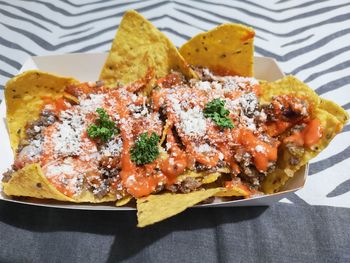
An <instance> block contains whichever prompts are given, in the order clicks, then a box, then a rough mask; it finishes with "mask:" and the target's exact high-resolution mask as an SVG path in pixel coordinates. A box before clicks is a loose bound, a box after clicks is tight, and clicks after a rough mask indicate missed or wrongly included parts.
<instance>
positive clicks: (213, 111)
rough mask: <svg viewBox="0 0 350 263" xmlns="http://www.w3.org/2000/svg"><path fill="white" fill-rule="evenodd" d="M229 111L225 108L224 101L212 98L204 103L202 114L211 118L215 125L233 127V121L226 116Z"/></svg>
mask: <svg viewBox="0 0 350 263" xmlns="http://www.w3.org/2000/svg"><path fill="white" fill-rule="evenodd" d="M229 114H230V112H229V111H228V110H227V109H225V101H224V100H220V99H214V100H212V101H211V102H209V103H207V105H205V109H204V116H205V117H206V118H211V119H212V120H213V121H214V122H215V123H216V125H218V126H220V127H222V128H230V129H231V128H233V127H234V125H233V122H232V120H231V119H230V118H229V117H228V115H229Z"/></svg>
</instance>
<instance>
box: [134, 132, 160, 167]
mask: <svg viewBox="0 0 350 263" xmlns="http://www.w3.org/2000/svg"><path fill="white" fill-rule="evenodd" d="M158 142H159V136H158V135H157V134H156V133H155V132H152V134H151V136H150V137H148V133H147V132H145V133H142V134H141V135H140V136H139V138H138V139H137V140H136V142H135V145H134V146H133V147H132V148H131V150H130V154H131V160H132V161H133V162H134V163H136V164H137V165H143V164H147V163H152V162H153V161H154V160H156V159H157V157H158V155H159V149H158Z"/></svg>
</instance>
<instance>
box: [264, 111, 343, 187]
mask: <svg viewBox="0 0 350 263" xmlns="http://www.w3.org/2000/svg"><path fill="white" fill-rule="evenodd" d="M313 117H314V118H317V119H319V120H320V122H321V128H322V137H321V138H320V140H319V141H318V142H317V143H316V144H315V145H313V146H312V147H311V148H310V149H309V148H305V149H304V152H303V154H302V155H301V156H298V158H299V160H300V161H299V162H298V164H296V165H291V162H290V158H292V157H293V156H292V155H291V154H290V153H289V151H288V150H287V149H286V148H285V147H284V145H281V146H280V148H281V150H280V151H279V158H278V163H277V169H276V170H274V171H273V172H271V173H269V174H268V175H267V177H266V178H265V180H264V181H263V184H262V189H263V191H264V193H266V194H270V193H274V192H276V191H278V190H279V189H280V188H281V187H282V186H283V185H284V184H285V183H286V182H287V181H288V179H289V178H291V177H293V176H294V174H295V172H296V171H298V170H299V169H300V168H301V167H302V166H303V165H305V164H306V163H308V162H309V161H310V160H311V159H312V158H314V157H316V156H317V155H318V154H319V153H320V152H321V151H322V150H324V149H325V148H326V147H327V146H328V144H329V143H330V141H331V140H332V139H333V138H334V136H335V135H336V134H337V133H338V132H339V131H340V130H341V129H342V127H343V125H344V124H343V123H341V122H340V121H339V120H338V119H337V118H336V117H334V116H333V115H332V114H330V113H328V112H327V111H324V110H321V109H316V110H315V112H314V116H313Z"/></svg>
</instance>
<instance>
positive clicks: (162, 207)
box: [137, 188, 221, 227]
mask: <svg viewBox="0 0 350 263" xmlns="http://www.w3.org/2000/svg"><path fill="white" fill-rule="evenodd" d="M220 190H221V188H213V189H206V190H199V191H196V192H191V193H188V194H173V193H163V194H157V195H149V196H147V197H144V198H140V199H137V219H138V225H137V226H138V227H145V226H148V225H151V224H154V223H156V222H159V221H162V220H164V219H166V218H169V217H171V216H174V215H176V214H179V213H181V212H182V211H184V210H185V209H186V208H188V207H191V206H194V205H195V204H198V203H199V202H202V201H204V200H205V199H207V198H209V197H211V196H213V195H215V194H216V193H217V192H219V191H220Z"/></svg>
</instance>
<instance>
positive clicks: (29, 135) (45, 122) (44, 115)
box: [26, 110, 57, 141]
mask: <svg viewBox="0 0 350 263" xmlns="http://www.w3.org/2000/svg"><path fill="white" fill-rule="evenodd" d="M56 119H57V117H56V115H55V114H54V113H53V112H52V111H48V110H43V111H42V112H41V114H40V117H39V119H37V120H35V121H33V122H29V123H27V125H26V139H27V140H28V141H31V140H38V139H40V137H41V131H42V128H43V127H47V126H50V125H51V124H53V123H54V122H55V121H56Z"/></svg>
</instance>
